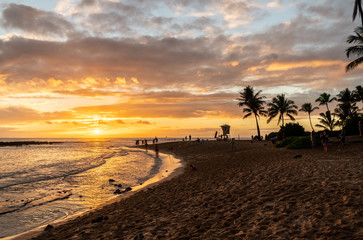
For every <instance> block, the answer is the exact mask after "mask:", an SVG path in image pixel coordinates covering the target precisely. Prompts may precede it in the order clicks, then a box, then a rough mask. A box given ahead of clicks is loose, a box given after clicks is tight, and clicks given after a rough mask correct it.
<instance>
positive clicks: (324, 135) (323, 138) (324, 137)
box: [320, 130, 329, 152]
mask: <svg viewBox="0 0 363 240" xmlns="http://www.w3.org/2000/svg"><path fill="white" fill-rule="evenodd" d="M320 138H321V143H322V144H323V147H324V151H325V152H328V140H329V135H328V132H327V131H326V130H324V132H323V133H321V134H320Z"/></svg>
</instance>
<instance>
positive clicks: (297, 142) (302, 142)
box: [276, 136, 319, 149]
mask: <svg viewBox="0 0 363 240" xmlns="http://www.w3.org/2000/svg"><path fill="white" fill-rule="evenodd" d="M317 144H319V143H318V141H317ZM276 147H277V148H282V147H286V148H287V149H304V148H311V140H310V137H308V136H300V137H296V136H294V137H288V138H286V139H285V140H283V141H281V142H279V143H278V144H276Z"/></svg>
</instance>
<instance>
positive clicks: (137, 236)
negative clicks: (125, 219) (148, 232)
mask: <svg viewBox="0 0 363 240" xmlns="http://www.w3.org/2000/svg"><path fill="white" fill-rule="evenodd" d="M144 238H145V237H144V234H142V233H139V234H137V235H136V236H135V237H134V240H143V239H144Z"/></svg>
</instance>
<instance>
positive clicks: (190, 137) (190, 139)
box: [189, 134, 192, 142]
mask: <svg viewBox="0 0 363 240" xmlns="http://www.w3.org/2000/svg"><path fill="white" fill-rule="evenodd" d="M190 141H192V135H190V134H189V142H190Z"/></svg>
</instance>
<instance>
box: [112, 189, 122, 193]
mask: <svg viewBox="0 0 363 240" xmlns="http://www.w3.org/2000/svg"><path fill="white" fill-rule="evenodd" d="M121 193H122V192H121V190H120V189H117V190H116V191H114V192H113V194H121Z"/></svg>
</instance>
